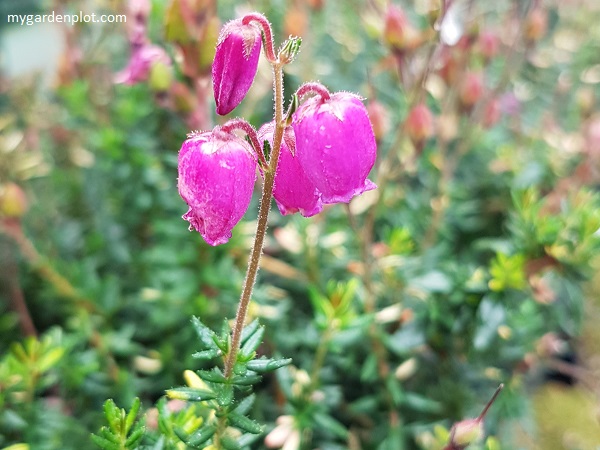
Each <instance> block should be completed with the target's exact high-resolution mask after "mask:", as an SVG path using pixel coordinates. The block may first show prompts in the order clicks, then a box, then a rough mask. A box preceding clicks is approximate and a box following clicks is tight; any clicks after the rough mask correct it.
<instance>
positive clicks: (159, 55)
mask: <svg viewBox="0 0 600 450" xmlns="http://www.w3.org/2000/svg"><path fill="white" fill-rule="evenodd" d="M156 64H164V65H165V66H167V67H169V66H170V65H171V60H170V58H169V55H167V53H166V52H165V51H164V49H163V48H162V47H159V46H158V45H151V44H143V45H141V46H139V47H136V48H134V50H133V52H132V54H131V57H130V58H129V62H128V63H127V67H125V68H124V69H123V70H121V71H120V72H118V73H117V74H115V78H114V80H115V83H124V84H129V85H132V84H136V83H140V82H142V81H146V80H147V79H148V77H149V76H150V72H151V70H152V68H153V67H154V66H155V65H156Z"/></svg>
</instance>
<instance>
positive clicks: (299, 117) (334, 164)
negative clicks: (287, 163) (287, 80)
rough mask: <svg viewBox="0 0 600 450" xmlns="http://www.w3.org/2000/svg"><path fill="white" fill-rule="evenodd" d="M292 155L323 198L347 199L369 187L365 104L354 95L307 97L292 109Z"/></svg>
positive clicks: (371, 145)
mask: <svg viewBox="0 0 600 450" xmlns="http://www.w3.org/2000/svg"><path fill="white" fill-rule="evenodd" d="M292 127H293V128H294V133H295V135H296V154H297V156H298V159H299V161H300V164H301V165H302V168H303V169H304V172H305V173H306V175H307V177H308V178H309V179H310V180H311V181H312V182H313V183H314V184H315V186H316V187H317V189H318V190H319V191H320V192H321V200H322V202H323V203H338V202H349V201H350V199H351V198H352V197H354V196H355V195H359V194H362V193H363V192H365V191H369V190H371V189H375V187H376V186H375V184H374V183H373V182H371V181H370V180H368V179H367V176H368V175H369V172H370V171H371V168H372V167H373V164H375V158H376V156H377V144H376V143H375V136H374V134H373V128H372V126H371V122H370V121H369V116H368V114H367V109H366V108H365V106H364V105H363V104H362V102H361V101H360V98H359V97H357V96H356V95H353V94H350V93H347V92H338V93H336V94H334V95H332V96H331V97H330V98H329V99H327V100H325V99H324V98H323V97H321V96H320V95H317V96H315V97H312V98H310V99H309V100H307V101H306V102H305V103H303V104H302V105H301V106H300V107H299V108H298V110H297V111H296V112H295V113H294V115H293V118H292Z"/></svg>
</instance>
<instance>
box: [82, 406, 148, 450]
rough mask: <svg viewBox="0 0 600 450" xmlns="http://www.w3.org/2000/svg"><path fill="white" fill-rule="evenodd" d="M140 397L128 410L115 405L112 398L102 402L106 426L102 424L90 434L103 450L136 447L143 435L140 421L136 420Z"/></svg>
mask: <svg viewBox="0 0 600 450" xmlns="http://www.w3.org/2000/svg"><path fill="white" fill-rule="evenodd" d="M140 405H141V402H140V399H139V398H136V399H135V400H134V401H133V404H132V405H131V409H130V410H129V412H126V411H125V410H124V409H122V408H119V407H117V405H116V404H115V402H114V401H113V400H112V399H108V400H106V402H104V416H105V418H106V421H107V422H108V427H106V426H104V427H102V428H101V429H100V432H99V433H98V434H94V435H92V440H93V441H94V443H95V444H96V445H97V446H98V447H100V448H102V449H104V450H131V449H137V448H140V447H139V443H140V441H141V439H142V437H143V436H144V431H145V429H144V425H143V422H142V421H139V420H136V419H137V415H138V412H139V410H140Z"/></svg>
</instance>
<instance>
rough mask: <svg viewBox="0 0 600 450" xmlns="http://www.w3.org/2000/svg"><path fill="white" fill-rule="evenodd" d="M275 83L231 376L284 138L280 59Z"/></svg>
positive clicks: (228, 370)
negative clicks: (270, 138)
mask: <svg viewBox="0 0 600 450" xmlns="http://www.w3.org/2000/svg"><path fill="white" fill-rule="evenodd" d="M273 84H274V88H275V132H274V135H273V148H272V149H271V157H270V159H269V168H268V170H266V171H265V181H264V184H263V191H262V196H261V200H260V209H259V212H258V223H257V226H256V236H255V238H254V244H253V246H252V252H251V253H250V258H249V260H248V270H247V271H246V279H245V280H244V287H243V289H242V294H241V296H240V303H239V305H238V310H237V314H236V316H235V323H234V325H233V334H232V337H231V347H230V349H229V353H228V354H227V360H226V361H225V376H226V377H229V376H230V375H231V372H232V370H233V366H234V365H235V361H236V359H237V353H238V351H239V349H240V340H241V337H242V330H243V328H244V323H245V321H246V313H247V312H248V304H249V303H250V298H251V296H252V290H253V289H254V283H255V282H256V275H257V273H258V268H259V265H260V257H261V255H262V249H263V244H264V241H265V235H266V233H267V225H268V223H267V222H268V218H269V211H270V209H271V197H272V196H273V187H274V185H275V170H276V169H277V161H278V160H279V150H280V149H281V142H282V139H283V131H284V130H285V123H284V122H283V68H282V64H281V63H280V62H279V61H277V62H275V63H273Z"/></svg>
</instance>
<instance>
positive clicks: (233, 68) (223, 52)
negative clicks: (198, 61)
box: [212, 19, 262, 116]
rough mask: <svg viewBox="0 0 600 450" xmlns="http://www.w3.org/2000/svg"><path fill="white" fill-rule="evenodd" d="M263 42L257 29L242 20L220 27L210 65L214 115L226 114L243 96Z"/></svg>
mask: <svg viewBox="0 0 600 450" xmlns="http://www.w3.org/2000/svg"><path fill="white" fill-rule="evenodd" d="M261 44H262V39H261V32H260V30H259V29H258V28H257V27H256V26H254V25H252V24H247V25H244V24H243V23H242V19H236V20H232V21H230V22H227V23H226V24H225V25H224V26H223V28H222V29H221V33H220V34H219V40H218V42H217V50H216V52H215V59H214V61H213V65H212V82H213V92H214V95H215V102H216V103H217V114H220V115H222V116H223V115H225V114H229V113H230V112H231V111H233V110H234V109H235V107H236V106H237V105H239V104H240V102H241V101H242V100H243V99H244V97H245V96H246V94H247V93H248V89H250V86H251V85H252V82H253V81H254V76H255V75H256V70H257V68H258V57H259V56H260V48H261Z"/></svg>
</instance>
